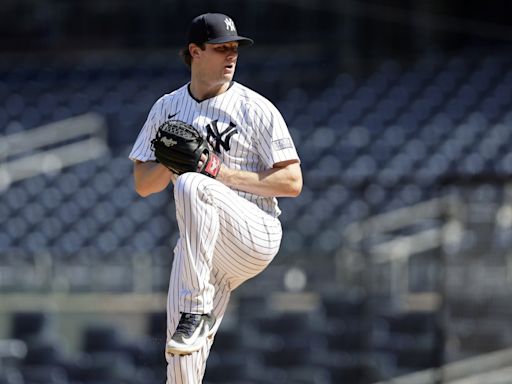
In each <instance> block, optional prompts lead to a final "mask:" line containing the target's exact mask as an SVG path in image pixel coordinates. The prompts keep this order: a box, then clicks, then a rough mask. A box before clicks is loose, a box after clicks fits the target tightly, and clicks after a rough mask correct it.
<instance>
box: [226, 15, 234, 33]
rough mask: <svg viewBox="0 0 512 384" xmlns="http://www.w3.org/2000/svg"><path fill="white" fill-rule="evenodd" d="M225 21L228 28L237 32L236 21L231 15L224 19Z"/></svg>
mask: <svg viewBox="0 0 512 384" xmlns="http://www.w3.org/2000/svg"><path fill="white" fill-rule="evenodd" d="M224 23H226V30H227V31H231V32H236V28H235V23H234V22H233V20H231V19H230V18H229V17H226V18H225V19H224Z"/></svg>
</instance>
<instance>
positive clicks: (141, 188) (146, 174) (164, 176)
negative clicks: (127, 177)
mask: <svg viewBox="0 0 512 384" xmlns="http://www.w3.org/2000/svg"><path fill="white" fill-rule="evenodd" d="M133 177H134V181H135V190H136V191H137V193H138V194H139V195H141V196H143V197H146V196H149V195H151V194H152V193H156V192H160V191H163V190H164V189H165V188H166V187H167V186H168V185H169V183H170V182H171V181H172V179H173V174H172V173H171V172H170V171H169V170H168V169H167V168H166V167H164V166H163V165H161V164H159V163H156V162H154V161H148V162H145V163H143V162H135V164H134V168H133Z"/></svg>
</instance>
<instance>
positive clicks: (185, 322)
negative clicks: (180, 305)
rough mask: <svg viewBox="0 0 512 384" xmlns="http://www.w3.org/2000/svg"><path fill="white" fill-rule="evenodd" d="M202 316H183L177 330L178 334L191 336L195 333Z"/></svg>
mask: <svg viewBox="0 0 512 384" xmlns="http://www.w3.org/2000/svg"><path fill="white" fill-rule="evenodd" d="M200 318H201V315H195V314H185V315H183V316H182V318H181V320H180V322H179V323H178V327H177V329H176V333H182V334H185V335H189V334H191V333H193V332H194V330H195V329H196V326H197V324H198V323H199V320H200Z"/></svg>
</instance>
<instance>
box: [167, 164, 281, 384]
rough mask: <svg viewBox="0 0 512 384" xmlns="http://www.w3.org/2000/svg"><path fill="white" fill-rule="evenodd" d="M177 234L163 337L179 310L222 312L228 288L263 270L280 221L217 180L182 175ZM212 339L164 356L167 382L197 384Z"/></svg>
mask: <svg viewBox="0 0 512 384" xmlns="http://www.w3.org/2000/svg"><path fill="white" fill-rule="evenodd" d="M174 199H175V203H176V218H177V222H178V226H179V231H180V238H179V240H178V243H177V245H176V247H175V248H174V261H173V265H172V271H171V277H170V283H169V293H168V299H167V337H168V338H170V337H171V336H172V334H173V333H174V331H175V330H176V327H177V323H178V321H179V318H180V312H189V313H210V312H212V313H213V314H214V315H215V317H216V318H217V322H216V324H215V332H216V331H217V329H218V327H219V325H220V323H221V321H222V318H223V316H224V313H225V310H226V307H227V304H228V301H229V297H230V294H231V291H232V290H233V289H235V288H236V287H238V286H239V285H240V284H242V283H243V282H244V281H246V280H247V279H250V278H251V277H254V276H256V275H257V274H258V273H260V272H261V271H263V270H264V269H265V268H266V267H267V265H268V264H269V263H270V262H271V261H272V259H273V258H274V256H275V255H276V253H277V251H278V250H279V245H280V243H281V235H282V231H281V224H280V222H279V220H278V219H277V218H274V217H272V216H270V215H268V214H267V213H265V212H264V211H262V210H261V209H259V208H258V207H257V206H256V205H255V204H253V203H251V202H249V201H247V200H246V199H244V198H242V197H240V196H239V195H237V194H236V193H235V192H233V191H232V190H231V189H230V188H228V187H226V186H225V185H224V184H222V183H221V182H219V181H217V180H214V179H211V178H209V177H207V176H204V175H202V174H199V173H185V174H183V175H181V176H179V177H178V179H177V180H176V182H175V185H174ZM212 343H213V341H212V340H208V343H207V344H206V345H205V346H204V347H203V348H202V349H201V350H199V351H198V352H195V353H193V354H191V355H188V356H168V355H167V356H166V359H167V384H200V383H201V382H202V378H203V376H204V372H205V368H206V360H207V358H208V354H209V352H210V348H211V346H212Z"/></svg>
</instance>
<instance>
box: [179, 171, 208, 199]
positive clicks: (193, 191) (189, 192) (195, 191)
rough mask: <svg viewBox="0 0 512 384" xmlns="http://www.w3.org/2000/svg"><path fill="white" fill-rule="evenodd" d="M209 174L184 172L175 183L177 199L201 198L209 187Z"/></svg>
mask: <svg viewBox="0 0 512 384" xmlns="http://www.w3.org/2000/svg"><path fill="white" fill-rule="evenodd" d="M208 181H209V178H208V176H205V175H202V174H200V173H196V172H187V173H184V174H182V175H180V176H178V178H177V179H176V182H175V183H174V188H175V195H176V199H177V200H180V199H190V198H201V197H202V196H204V195H205V192H206V190H207V188H208Z"/></svg>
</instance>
